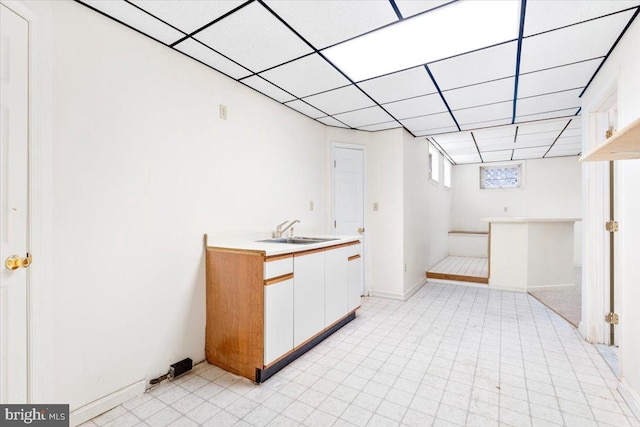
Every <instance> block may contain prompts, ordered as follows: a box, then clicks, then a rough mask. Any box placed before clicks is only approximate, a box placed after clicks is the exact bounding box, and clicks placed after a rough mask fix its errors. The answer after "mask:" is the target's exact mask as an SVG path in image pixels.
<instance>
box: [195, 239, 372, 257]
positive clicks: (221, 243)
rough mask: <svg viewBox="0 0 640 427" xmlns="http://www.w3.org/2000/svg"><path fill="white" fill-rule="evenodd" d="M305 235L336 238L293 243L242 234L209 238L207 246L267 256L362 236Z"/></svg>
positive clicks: (308, 248)
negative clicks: (273, 241) (272, 241)
mask: <svg viewBox="0 0 640 427" xmlns="http://www.w3.org/2000/svg"><path fill="white" fill-rule="evenodd" d="M303 237H320V238H331V239H336V240H329V241H326V242H319V243H306V244H293V243H269V242H259V241H257V240H263V239H265V238H262V239H258V238H256V240H253V239H252V238H247V237H241V236H237V237H236V236H227V237H218V236H216V237H212V236H209V237H208V239H207V248H223V249H236V250H245V251H256V252H262V253H264V255H265V256H273V255H282V254H289V253H293V252H302V251H308V250H310V249H318V248H326V247H328V246H335V245H341V244H343V243H349V242H355V241H357V240H360V238H361V236H336V235H317V234H316V235H304V236H303Z"/></svg>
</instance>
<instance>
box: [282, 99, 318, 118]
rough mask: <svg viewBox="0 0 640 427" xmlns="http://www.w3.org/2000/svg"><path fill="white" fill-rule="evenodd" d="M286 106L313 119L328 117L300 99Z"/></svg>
mask: <svg viewBox="0 0 640 427" xmlns="http://www.w3.org/2000/svg"><path fill="white" fill-rule="evenodd" d="M284 105H286V106H287V107H291V108H293V109H294V110H297V111H299V112H301V113H302V114H304V115H305V116H309V117H311V118H312V119H317V118H320V117H324V116H326V114H325V113H323V112H322V111H320V110H318V109H317V108H314V107H312V106H311V105H309V104H307V103H306V102H304V101H301V100H299V99H297V100H295V101H291V102H287V103H286V104H284Z"/></svg>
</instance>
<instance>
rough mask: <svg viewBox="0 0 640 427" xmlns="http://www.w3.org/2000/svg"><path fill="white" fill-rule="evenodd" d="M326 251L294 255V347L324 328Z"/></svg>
mask: <svg viewBox="0 0 640 427" xmlns="http://www.w3.org/2000/svg"><path fill="white" fill-rule="evenodd" d="M324 254H325V252H317V253H312V254H308V255H297V256H294V257H293V271H294V275H295V286H294V289H293V318H294V323H293V324H294V327H293V345H294V347H296V346H298V345H300V344H302V343H303V342H304V341H306V340H308V339H309V338H311V337H312V336H314V335H315V334H317V333H318V332H320V331H322V330H323V329H324V258H325V257H324Z"/></svg>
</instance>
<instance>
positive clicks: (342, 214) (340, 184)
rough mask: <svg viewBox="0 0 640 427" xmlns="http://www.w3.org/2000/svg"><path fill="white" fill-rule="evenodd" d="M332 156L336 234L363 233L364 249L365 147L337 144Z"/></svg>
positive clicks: (334, 231)
mask: <svg viewBox="0 0 640 427" xmlns="http://www.w3.org/2000/svg"><path fill="white" fill-rule="evenodd" d="M332 157H333V224H332V225H333V234H339V235H355V234H361V238H360V239H361V241H362V243H363V245H362V248H363V251H364V247H365V246H364V238H365V236H364V233H365V226H364V188H365V187H364V180H365V171H364V148H363V147H344V146H338V145H334V146H333V147H332ZM363 268H364V267H363ZM363 273H364V272H363ZM362 277H364V274H363V276H362ZM362 283H363V289H362V295H364V291H365V290H364V280H363V282H362Z"/></svg>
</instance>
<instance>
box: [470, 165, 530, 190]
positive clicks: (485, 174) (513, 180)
mask: <svg viewBox="0 0 640 427" xmlns="http://www.w3.org/2000/svg"><path fill="white" fill-rule="evenodd" d="M521 170H522V168H521V165H511V166H483V167H481V168H480V188H518V187H520V186H521V184H522V174H521Z"/></svg>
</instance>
